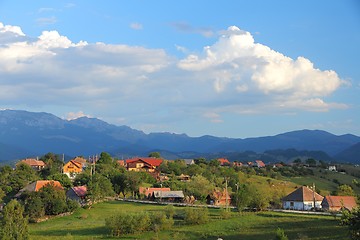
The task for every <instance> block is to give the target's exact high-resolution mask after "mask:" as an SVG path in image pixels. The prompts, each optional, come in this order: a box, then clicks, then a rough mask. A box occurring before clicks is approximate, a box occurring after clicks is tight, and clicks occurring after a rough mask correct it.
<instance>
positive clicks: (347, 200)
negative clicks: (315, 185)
mask: <svg viewBox="0 0 360 240" xmlns="http://www.w3.org/2000/svg"><path fill="white" fill-rule="evenodd" d="M324 201H326V202H327V203H328V204H329V207H330V208H334V207H339V208H341V207H344V208H346V209H349V210H352V209H353V208H355V207H356V206H357V204H356V199H355V197H353V196H326V197H325V198H324V200H323V202H324Z"/></svg>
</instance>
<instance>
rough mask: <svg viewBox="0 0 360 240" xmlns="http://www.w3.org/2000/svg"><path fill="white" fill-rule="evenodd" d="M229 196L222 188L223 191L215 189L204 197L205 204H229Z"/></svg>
mask: <svg viewBox="0 0 360 240" xmlns="http://www.w3.org/2000/svg"><path fill="white" fill-rule="evenodd" d="M230 203H231V197H230V195H229V193H228V192H227V191H226V189H224V190H223V191H219V190H215V191H213V192H212V193H210V194H209V195H207V197H206V204H208V205H215V206H226V205H230Z"/></svg>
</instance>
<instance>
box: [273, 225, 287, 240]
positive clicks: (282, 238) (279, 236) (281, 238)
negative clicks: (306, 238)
mask: <svg viewBox="0 0 360 240" xmlns="http://www.w3.org/2000/svg"><path fill="white" fill-rule="evenodd" d="M275 240H288V237H287V236H286V234H285V232H284V230H283V229H281V228H278V229H277V230H276V235H275Z"/></svg>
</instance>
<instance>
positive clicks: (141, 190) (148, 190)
mask: <svg viewBox="0 0 360 240" xmlns="http://www.w3.org/2000/svg"><path fill="white" fill-rule="evenodd" d="M154 191H162V192H166V191H171V190H170V188H147V187H139V193H140V194H145V196H149V195H152V194H153V192H154Z"/></svg>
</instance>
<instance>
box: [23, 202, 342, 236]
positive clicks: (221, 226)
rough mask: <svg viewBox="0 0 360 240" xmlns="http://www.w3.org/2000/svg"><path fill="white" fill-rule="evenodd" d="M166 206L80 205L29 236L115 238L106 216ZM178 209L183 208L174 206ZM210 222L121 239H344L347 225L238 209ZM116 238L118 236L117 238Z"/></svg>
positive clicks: (329, 219)
mask: <svg viewBox="0 0 360 240" xmlns="http://www.w3.org/2000/svg"><path fill="white" fill-rule="evenodd" d="M164 208H165V206H157V205H147V204H135V203H125V202H119V201H111V202H104V203H99V204H96V205H94V206H93V207H92V208H91V209H79V210H77V211H76V212H75V213H74V214H73V215H71V216H65V217H56V218H54V219H51V220H48V221H46V222H42V223H34V224H30V237H31V239H34V240H41V239H115V238H112V237H111V236H110V235H109V230H108V229H106V227H105V221H104V220H105V218H107V217H108V216H111V215H113V214H116V213H117V212H122V211H126V212H139V211H161V210H164ZM175 210H176V212H177V213H181V212H182V211H183V210H184V208H182V207H176V208H175ZM209 211H210V219H211V220H210V222H208V223H207V224H203V225H191V226H189V225H185V224H184V223H183V221H182V220H176V221H175V225H174V227H173V228H172V229H171V230H167V231H162V232H159V233H155V232H147V233H142V234H136V235H127V236H123V237H121V238H120V239H172V240H176V239H217V238H218V237H221V238H222V239H224V240H227V239H229V240H230V239H249V240H252V239H274V237H275V231H276V229H277V228H279V227H280V228H282V229H284V230H285V233H286V234H287V236H288V237H289V239H347V229H346V228H345V227H342V226H339V220H338V219H337V220H335V219H334V217H330V216H313V215H299V214H288V213H275V212H258V213H241V214H239V213H237V212H233V213H232V216H231V218H229V219H220V213H221V210H219V209H211V210H209ZM117 239H119V238H117Z"/></svg>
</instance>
